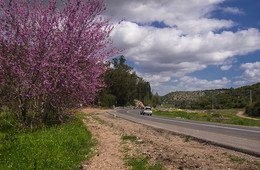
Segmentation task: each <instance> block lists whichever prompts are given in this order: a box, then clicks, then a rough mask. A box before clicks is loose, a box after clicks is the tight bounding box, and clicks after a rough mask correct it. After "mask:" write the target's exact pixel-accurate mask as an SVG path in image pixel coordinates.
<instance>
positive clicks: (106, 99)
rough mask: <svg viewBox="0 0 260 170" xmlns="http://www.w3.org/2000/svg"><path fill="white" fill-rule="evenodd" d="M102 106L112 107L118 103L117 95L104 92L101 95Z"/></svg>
mask: <svg viewBox="0 0 260 170" xmlns="http://www.w3.org/2000/svg"><path fill="white" fill-rule="evenodd" d="M100 100H101V104H100V105H101V106H102V107H112V106H113V105H115V104H116V96H114V95H112V94H107V93H105V92H103V93H102V95H101V98H100Z"/></svg>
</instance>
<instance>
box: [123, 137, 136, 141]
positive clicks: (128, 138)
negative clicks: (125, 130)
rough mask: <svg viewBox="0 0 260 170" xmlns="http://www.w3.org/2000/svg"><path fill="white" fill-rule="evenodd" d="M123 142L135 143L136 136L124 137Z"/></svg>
mask: <svg viewBox="0 0 260 170" xmlns="http://www.w3.org/2000/svg"><path fill="white" fill-rule="evenodd" d="M122 140H130V141H135V140H136V136H122Z"/></svg>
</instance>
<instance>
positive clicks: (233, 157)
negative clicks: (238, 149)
mask: <svg viewBox="0 0 260 170" xmlns="http://www.w3.org/2000/svg"><path fill="white" fill-rule="evenodd" d="M229 158H230V161H231V162H237V163H239V164H243V163H244V162H245V161H246V160H245V159H244V158H239V157H236V156H232V155H229Z"/></svg>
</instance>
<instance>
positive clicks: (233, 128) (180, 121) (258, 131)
mask: <svg viewBox="0 0 260 170" xmlns="http://www.w3.org/2000/svg"><path fill="white" fill-rule="evenodd" d="M129 111H130V110H128V111H127V113H130V112H129ZM151 118H154V119H159V120H167V121H171V122H179V123H186V124H192V125H200V126H208V127H216V128H222V129H232V130H239V131H245V132H254V133H260V131H256V130H247V129H239V128H233V127H224V126H217V125H208V124H200V123H193V122H186V121H178V120H172V119H165V118H159V117H151ZM223 125H224V124H223Z"/></svg>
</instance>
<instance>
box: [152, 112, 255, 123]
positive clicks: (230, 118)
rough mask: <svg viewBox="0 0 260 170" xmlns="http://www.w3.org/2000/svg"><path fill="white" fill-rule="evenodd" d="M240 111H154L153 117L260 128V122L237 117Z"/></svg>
mask: <svg viewBox="0 0 260 170" xmlns="http://www.w3.org/2000/svg"><path fill="white" fill-rule="evenodd" d="M237 111H238V110H236V109H228V110H214V111H208V112H205V113H199V112H192V113H189V112H186V111H175V110H174V111H157V110H154V111H153V115H156V116H162V117H169V118H182V119H190V120H198V121H207V122H216V123H225V124H235V125H245V126H259V127H260V120H251V119H246V118H241V117H238V116H236V113H237Z"/></svg>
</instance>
